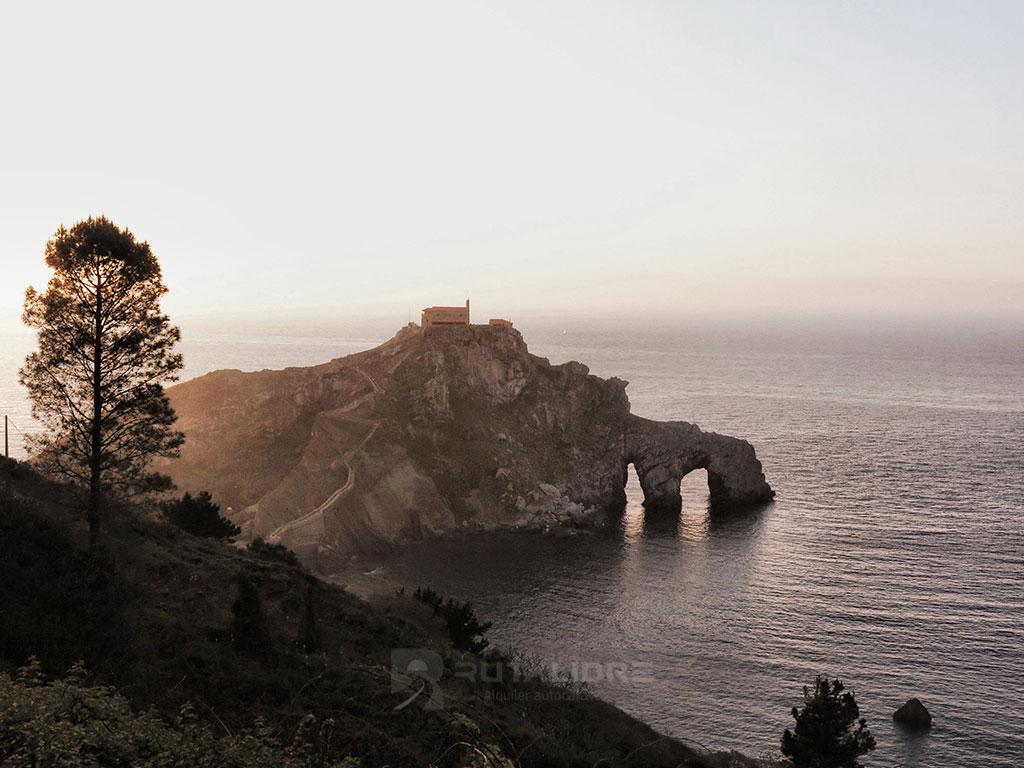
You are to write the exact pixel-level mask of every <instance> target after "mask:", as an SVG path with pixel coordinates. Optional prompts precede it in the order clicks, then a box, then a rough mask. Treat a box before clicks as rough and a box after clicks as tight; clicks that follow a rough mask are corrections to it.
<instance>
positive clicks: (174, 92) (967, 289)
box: [0, 0, 1024, 324]
mask: <svg viewBox="0 0 1024 768" xmlns="http://www.w3.org/2000/svg"><path fill="white" fill-rule="evenodd" d="M1021 39H1024V4H1022V3H1019V2H985V1H984V0H980V1H979V0H971V1H970V2H943V1H941V0H933V1H930V2H910V1H909V0H908V2H891V1H890V0H886V1H884V2H883V1H879V2H868V1H866V0H864V1H860V2H851V1H843V2H840V1H838V0H836V1H835V2H823V1H821V0H813V1H809V2H781V1H778V2H763V1H762V2H734V1H733V0H707V2H639V1H634V2H628V3H625V2H624V3H614V2H605V1H604V0H587V1H586V2H556V1H554V0H545V1H543V2H532V1H531V0H516V1H515V2H503V3H495V2H467V3H461V2H446V1H445V0H433V1H432V2H429V3H427V2H408V3H392V2H331V3H302V2H291V3H287V4H285V3H276V4H270V3H244V4H241V3H240V4H230V3H206V2H204V3H189V2H177V3H164V4H150V3H136V2H130V3H108V2H90V3H67V4H62V3H46V2H39V3H13V2H5V3H4V7H3V23H2V25H0V110H2V112H0V115H2V120H0V266H2V272H0V275H2V277H0V321H3V320H7V319H11V318H14V319H15V320H16V319H17V317H18V315H19V314H20V307H21V302H22V298H23V294H24V290H25V287H26V286H28V285H29V284H34V285H36V286H41V285H42V284H43V283H45V281H46V280H47V276H48V273H47V270H46V268H45V265H44V264H43V247H44V244H45V242H46V240H47V239H48V238H49V237H50V236H52V234H53V232H54V231H55V230H56V229H57V227H58V226H60V225H62V224H64V225H71V224H73V223H74V222H75V221H78V220H80V219H82V218H85V217H87V216H89V215H97V214H105V215H107V216H109V217H110V218H112V219H113V220H114V221H115V222H116V223H118V224H119V225H120V226H123V227H127V228H129V229H131V230H132V231H133V232H134V233H135V234H136V236H138V237H139V238H140V239H144V240H147V241H148V242H149V243H150V244H151V246H152V247H153V250H154V252H155V254H156V255H157V257H158V258H159V260H160V262H161V264H162V267H163V271H164V280H165V283H166V284H167V285H168V287H169V288H170V293H169V295H168V296H167V298H166V299H165V301H164V308H165V309H166V310H167V311H168V312H170V313H171V315H172V318H175V319H180V318H185V319H190V320H192V321H194V320H195V319H197V318H199V319H202V318H207V319H210V318H214V319H216V318H220V319H222V320H224V321H225V322H227V323H229V324H230V323H235V322H243V323H244V322H264V323H266V322H281V323H286V322H299V323H301V322H305V321H306V320H307V319H309V318H313V317H321V318H322V317H327V318H329V319H330V318H337V319H338V320H339V321H341V320H343V319H344V318H351V317H355V316H374V317H378V316H380V317H395V318H396V321H399V322H401V323H404V322H405V321H406V320H407V318H408V317H412V318H413V319H415V318H416V317H417V315H418V310H419V309H420V308H422V307H424V306H429V305H433V304H461V303H462V302H464V300H465V299H466V298H467V297H471V298H472V299H473V302H474V303H473V306H474V313H475V318H477V319H479V318H480V317H481V316H482V315H487V316H503V317H513V318H516V317H522V316H524V315H527V314H536V315H567V316H568V315H572V316H576V317H580V316H588V315H597V314H608V315H610V316H614V315H618V314H631V315H636V314H649V315H651V316H655V315H658V316H663V317H668V318H673V317H675V318H685V317H686V316H688V314H693V313H706V314H707V313H710V314H715V313H720V314H722V315H730V314H733V315H736V314H739V315H743V314H746V315H750V316H769V315H772V314H779V315H791V316H796V317H799V318H806V320H807V322H813V321H814V318H816V317H819V316H824V315H829V314H830V313H831V314H835V313H839V314H843V313H848V314H850V315H853V316H883V315H889V314H894V315H908V316H918V315H920V316H930V315H933V314H938V315H951V316H954V317H959V316H963V317H986V318H988V317H991V318H997V319H998V318H1009V319H1015V320H1021V319H1022V318H1024V215H1022V214H1024V141H1022V139H1021V137H1022V136H1024V56H1021V55H1020V40H1021Z"/></svg>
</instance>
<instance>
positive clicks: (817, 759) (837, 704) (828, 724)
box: [782, 677, 875, 768]
mask: <svg viewBox="0 0 1024 768" xmlns="http://www.w3.org/2000/svg"><path fill="white" fill-rule="evenodd" d="M793 717H794V719H795V720H796V725H795V726H794V728H793V731H792V732H790V730H789V729H788V728H787V729H786V730H785V732H784V733H783V734H782V754H783V755H785V756H786V757H788V758H789V759H790V760H791V761H792V763H793V766H794V768H859V766H860V763H859V762H857V758H858V757H860V756H861V755H864V754H866V753H868V752H870V751H871V750H873V749H874V748H875V739H874V737H873V736H872V735H871V732H870V731H869V730H868V729H867V724H866V721H865V720H864V719H863V718H860V711H859V710H858V708H857V702H856V701H854V698H853V693H843V684H842V682H840V681H839V680H833V681H832V682H831V683H829V680H828V678H827V677H817V678H815V680H814V690H813V691H812V690H811V689H810V688H808V687H807V686H804V707H803V709H802V710H800V711H797V708H796V707H793ZM855 724H856V728H854V725H855Z"/></svg>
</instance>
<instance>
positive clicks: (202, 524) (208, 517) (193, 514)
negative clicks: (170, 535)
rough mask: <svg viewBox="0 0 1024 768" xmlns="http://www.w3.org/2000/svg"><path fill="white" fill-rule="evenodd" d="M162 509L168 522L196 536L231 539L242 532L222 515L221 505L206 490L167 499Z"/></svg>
mask: <svg viewBox="0 0 1024 768" xmlns="http://www.w3.org/2000/svg"><path fill="white" fill-rule="evenodd" d="M161 511H162V512H163V516H164V518H166V519H167V521H168V522H170V523H173V524H174V525H176V526H178V527H179V528H183V529H184V530H186V531H188V532H189V533H191V534H194V535H196V536H205V537H207V538H211V539H230V538H231V537H232V536H237V535H238V534H239V533H241V532H242V529H241V528H239V527H238V526H237V525H235V524H234V523H232V522H231V521H230V520H228V519H227V518H225V517H221V515H220V506H219V505H218V504H214V503H213V499H212V498H211V497H210V494H209V493H208V492H206V491H202V492H200V494H199V495H198V496H193V495H192V494H191V493H187V492H186V493H185V495H184V496H182V497H181V498H180V499H172V500H171V501H165V502H164V503H163V504H162V505H161Z"/></svg>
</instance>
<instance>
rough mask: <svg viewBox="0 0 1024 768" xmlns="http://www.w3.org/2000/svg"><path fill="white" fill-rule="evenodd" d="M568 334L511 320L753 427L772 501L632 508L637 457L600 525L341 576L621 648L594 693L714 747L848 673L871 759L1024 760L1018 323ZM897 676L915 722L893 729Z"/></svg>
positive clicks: (269, 347)
mask: <svg viewBox="0 0 1024 768" xmlns="http://www.w3.org/2000/svg"><path fill="white" fill-rule="evenodd" d="M565 330H566V332H565V333H564V334H563V333H562V332H561V331H562V329H561V328H556V327H551V326H546V327H545V326H539V327H534V328H530V327H528V326H527V327H525V328H524V334H525V336H526V338H527V341H528V342H529V343H530V346H531V351H533V352H534V353H536V354H541V355H545V356H548V357H550V358H551V359H552V361H553V362H563V361H565V360H569V359H578V360H581V361H583V362H585V363H587V364H588V365H590V367H591V369H592V371H593V372H594V373H597V374H599V375H602V376H610V375H617V376H620V377H622V378H625V379H628V380H629V381H630V382H631V383H630V387H629V389H628V393H629V395H630V398H631V401H632V403H633V411H634V412H635V413H638V414H640V415H643V416H648V417H652V418H661V419H668V418H681V419H686V420H690V421H694V422H696V423H698V424H700V426H701V427H703V428H705V429H712V430H716V431H721V432H726V433H729V434H734V435H738V436H742V437H745V438H747V439H749V440H751V441H752V442H753V443H754V445H755V446H756V448H757V451H758V454H759V456H760V458H761V460H762V462H763V464H764V467H765V472H766V474H767V476H768V479H769V481H770V482H771V483H772V485H773V486H774V488H775V489H776V491H777V492H778V497H777V499H776V501H775V503H773V504H771V505H770V506H768V507H765V508H764V509H762V510H759V511H757V512H754V513H750V514H744V515H739V516H730V517H725V518H719V517H712V516H711V515H709V514H708V510H707V487H706V478H705V477H698V475H701V474H703V473H700V472H698V473H694V474H693V475H691V476H689V477H688V478H686V480H685V481H684V484H683V485H684V508H683V511H682V514H681V515H680V516H679V517H678V518H676V517H667V518H666V517H659V518H656V519H651V518H646V517H645V516H644V513H643V510H642V507H641V506H640V501H641V495H640V490H639V485H638V483H637V482H636V479H635V476H631V480H630V486H629V489H628V491H629V497H630V501H629V505H628V509H627V511H626V514H625V516H624V517H623V519H622V521H621V524H619V525H617V526H615V527H613V529H611V530H608V531H606V532H603V533H601V534H596V535H579V536H575V537H572V538H565V539H562V538H559V539H554V538H543V537H540V536H533V535H525V534H498V535H478V536H467V537H463V538H459V539H454V540H447V541H440V542H430V543H425V544H421V545H416V546H414V547H410V548H408V549H407V550H404V551H403V552H401V553H398V554H397V555H394V556H391V557H387V558H381V559H379V560H374V561H369V560H368V561H364V562H362V563H359V564H357V566H355V567H351V568H347V569H345V570H344V571H342V572H339V573H337V574H336V575H335V578H337V579H338V580H339V581H341V582H343V583H345V584H347V585H348V586H349V587H350V588H351V589H353V590H355V591H357V592H360V593H363V594H370V593H373V592H378V591H389V590H392V589H396V588H399V587H401V586H405V587H407V588H410V589H411V588H415V587H416V586H419V585H430V586H433V587H434V588H436V589H438V590H439V591H440V592H442V593H443V594H446V595H451V596H455V597H458V598H460V599H469V600H473V601H474V603H475V604H476V606H477V612H478V614H480V615H481V616H482V617H484V618H487V619H491V620H493V622H494V627H493V629H492V630H491V632H490V636H491V638H492V640H493V641H495V642H498V643H512V644H514V645H515V646H517V647H518V648H520V649H522V650H524V651H526V652H529V653H532V654H535V655H537V656H539V657H540V658H542V659H545V660H547V661H549V662H552V663H558V664H560V665H562V666H563V667H571V666H572V665H574V664H577V665H578V664H584V663H595V662H596V663H602V664H606V665H607V664H610V663H616V664H625V665H627V667H628V668H629V669H631V670H634V671H636V674H627V675H626V676H625V679H624V680H615V679H612V680H607V679H606V680H601V681H598V682H596V683H594V684H593V685H592V688H593V690H594V691H595V692H596V693H598V694H599V695H601V696H603V697H605V698H608V699H610V700H612V701H614V702H615V703H616V704H618V705H619V706H621V707H622V708H623V709H625V710H626V711H628V712H631V713H633V714H635V715H637V716H638V717H640V718H642V719H643V720H645V721H647V722H649V723H650V724H652V725H653V726H655V727H656V728H658V729H659V730H661V731H663V732H665V733H668V734H671V735H674V736H678V737H681V738H683V739H684V740H688V741H690V742H693V743H695V744H699V745H702V746H706V747H709V748H715V749H724V748H736V749H740V750H742V751H745V752H747V753H749V754H758V753H761V752H768V751H773V752H774V751H777V749H778V741H779V737H780V735H781V732H782V729H783V728H784V727H786V726H787V725H789V724H790V723H791V718H790V716H789V708H790V707H791V706H793V705H794V704H798V703H799V697H800V688H801V686H803V685H805V684H807V683H808V682H810V681H811V680H812V679H813V677H814V675H815V674H828V675H832V676H839V677H841V678H842V679H843V680H844V681H845V682H846V684H847V686H848V687H852V688H853V689H854V690H855V691H856V694H857V700H858V702H859V703H860V705H861V710H862V714H863V715H864V716H866V717H867V719H868V725H869V727H870V728H871V729H872V731H873V732H874V734H875V736H876V738H877V740H878V744H879V747H878V749H877V751H876V752H875V753H874V755H873V756H872V758H871V759H870V760H869V761H868V762H869V764H870V765H873V766H895V765H905V766H978V767H979V768H980V767H981V766H985V767H986V768H988V767H991V766H1007V767H1009V766H1017V765H1021V764H1024V708H1022V704H1021V695H1022V693H1021V692H1022V691H1024V390H1022V386H1021V382H1022V381H1024V335H1021V334H1020V333H1019V332H1015V333H1007V332H1004V333H997V332H992V331H981V330H979V331H971V332H967V331H957V332H953V331H949V330H941V329H932V330H927V329H917V330H913V331H909V330H908V331H891V330H884V329H878V328H875V329H874V330H861V331H851V330H818V331H815V332H806V331H805V332H794V331H793V330H792V329H790V330H774V331H773V330H771V329H758V330H756V331H751V330H749V329H742V328H736V327H733V328H731V329H722V330H713V329H710V328H705V329H702V330H688V331H684V330H657V331H655V330H651V329H645V328H641V327H637V328H630V329H616V330H605V331H596V330H593V329H590V330H586V329H574V328H569V329H565ZM384 335H385V334H380V335H373V334H364V336H365V338H351V337H344V335H343V334H338V336H339V338H326V337H323V338H308V337H307V338H292V337H248V336H232V335H207V336H205V337H203V336H200V335H196V334H191V335H189V334H186V341H185V343H184V345H183V351H184V352H185V354H186V359H187V363H188V366H189V368H188V370H187V371H186V375H187V376H189V375H198V374H200V373H203V372H205V371H207V370H211V369H214V368H222V367H238V368H243V369H257V368H278V367H283V366H285V365H308V364H313V363H318V362H323V361H324V360H327V359H330V358H332V357H337V356H340V355H342V354H347V353H349V352H352V351H356V350H358V349H365V348H367V347H369V346H372V345H373V344H374V343H375V342H376V341H380V340H382V339H383V337H384ZM2 343H3V347H2V350H3V351H2V354H0V366H2V368H0V404H2V406H3V407H4V408H5V409H7V410H8V411H9V412H11V413H12V414H13V416H14V418H15V422H16V423H17V424H18V426H19V427H21V428H23V429H29V428H30V427H31V425H30V419H29V418H28V413H27V407H26V405H25V404H24V401H23V399H22V396H21V394H20V392H18V388H17V386H16V384H15V379H14V373H13V372H14V370H16V368H17V365H18V359H19V358H20V357H21V356H23V354H24V351H25V350H26V349H27V348H28V347H30V346H31V339H30V338H27V337H25V336H23V335H21V336H13V337H12V336H10V335H7V336H4V337H3V338H2ZM640 663H645V664H649V665H650V666H649V667H646V666H645V667H639V666H636V665H638V664H640ZM636 677H639V678H642V679H634V678H636ZM910 696H918V697H920V698H921V699H922V700H923V701H924V702H925V704H926V705H927V706H928V707H929V709H930V710H931V712H932V714H933V716H934V718H935V725H934V727H933V729H932V730H931V731H930V732H929V733H926V734H922V735H911V734H907V733H904V732H903V731H902V730H900V729H899V728H898V727H896V726H894V724H893V722H892V720H891V714H892V711H893V710H894V709H895V708H896V707H897V706H899V705H900V704H902V703H903V702H904V701H905V700H906V699H907V698H909V697H910Z"/></svg>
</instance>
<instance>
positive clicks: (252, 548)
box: [246, 536, 301, 566]
mask: <svg viewBox="0 0 1024 768" xmlns="http://www.w3.org/2000/svg"><path fill="white" fill-rule="evenodd" d="M246 550H248V551H249V552H251V553H252V554H254V555H256V557H258V558H260V560H277V561H278V562H281V563H285V564H286V565H294V566H299V565H301V563H300V562H299V556H298V555H296V554H295V553H294V552H292V551H291V550H290V549H288V547H286V546H285V545H284V544H268V543H267V542H265V541H264V540H263V539H262V538H261V537H259V536H257V537H256V538H255V539H253V540H252V541H250V542H249V546H247V547H246Z"/></svg>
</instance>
